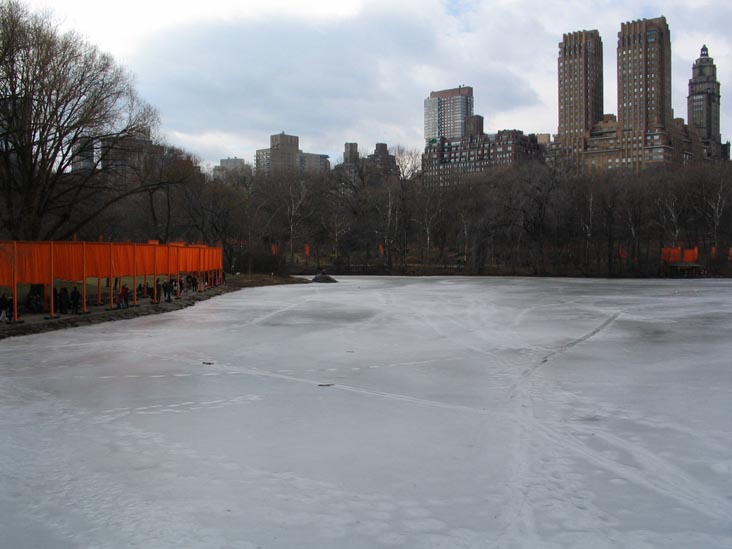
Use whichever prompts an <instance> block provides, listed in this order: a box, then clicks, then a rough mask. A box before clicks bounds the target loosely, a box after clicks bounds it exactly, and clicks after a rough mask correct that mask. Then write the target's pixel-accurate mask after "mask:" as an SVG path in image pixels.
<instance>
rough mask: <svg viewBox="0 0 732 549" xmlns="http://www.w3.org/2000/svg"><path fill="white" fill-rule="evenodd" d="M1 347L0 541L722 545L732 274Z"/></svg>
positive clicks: (391, 299)
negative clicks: (725, 278)
mask: <svg viewBox="0 0 732 549" xmlns="http://www.w3.org/2000/svg"><path fill="white" fill-rule="evenodd" d="M0 357H1V358H0V546H2V547H23V548H25V547H42V548H45V547H53V548H71V547H74V548H78V547H115V548H116V547H131V546H137V547H146V548H147V547H149V548H160V547H164V548H181V547H203V548H231V547H236V548H245V549H253V548H257V547H261V548H265V549H270V548H294V547H297V548H304V547H306V548H318V549H320V548H371V547H389V546H395V547H414V548H428V547H439V548H446V549H447V548H449V549H455V548H463V547H474V548H487V547H500V548H512V547H515V548H526V547H531V548H534V547H535V548H550V547H551V548H554V547H556V548H564V547H575V548H589V547H591V548H593V549H602V548H605V547H618V548H628V547H633V548H649V547H663V548H670V547H676V548H688V547H704V548H715V547H718V548H722V547H725V548H729V547H732V281H719V280H693V281H680V280H675V281H669V280H664V281H657V280H644V281H628V280H621V281H603V280H580V279H523V278H483V279H478V278H450V279H431V278H426V279H424V278H343V279H341V282H340V283H339V284H310V285H294V286H284V287H283V286H278V287H269V288H257V289H249V290H244V291H240V292H237V293H233V294H228V295H225V296H221V297H217V298H213V299H211V300H209V301H206V302H202V303H198V304H197V305H196V306H195V307H193V308H188V309H184V310H181V311H177V312H173V313H168V314H165V315H159V316H148V317H142V318H138V319H134V320H126V321H119V322H110V323H107V324H101V325H96V326H90V327H85V328H77V329H70V330H64V331H58V332H51V333H46V334H39V335H32V336H25V337H20V338H11V339H7V340H3V341H0Z"/></svg>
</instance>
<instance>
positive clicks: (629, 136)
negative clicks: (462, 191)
mask: <svg viewBox="0 0 732 549" xmlns="http://www.w3.org/2000/svg"><path fill="white" fill-rule="evenodd" d="M557 70H558V84H559V94H558V98H559V105H558V107H559V125H558V132H557V134H556V135H555V136H554V140H553V141H550V139H549V136H548V135H547V134H539V135H534V134H529V135H524V134H523V132H520V131H518V130H504V131H501V132H498V133H497V134H489V135H486V134H484V133H483V118H482V117H481V116H476V115H474V114H473V88H472V87H470V86H459V87H457V88H453V89H449V90H441V91H437V92H432V93H431V94H430V96H429V97H428V98H426V99H425V100H424V136H425V142H426V146H425V152H424V154H423V156H422V168H423V173H424V176H425V178H426V179H427V180H433V181H439V182H441V183H452V182H456V181H458V180H459V179H460V178H463V177H466V176H470V175H471V174H475V173H480V172H483V171H486V170H489V169H491V168H493V167H495V166H499V165H511V164H515V163H517V162H522V161H524V160H527V159H532V158H537V157H538V158H541V157H542V156H545V157H546V160H547V161H549V162H551V161H558V160H559V159H561V158H571V159H572V160H573V161H575V162H577V163H579V164H583V165H585V166H586V167H589V168H596V169H608V170H616V169H630V170H642V169H647V168H653V167H655V166H664V165H681V164H686V163H689V162H698V161H704V160H712V161H714V160H729V154H730V150H729V143H726V144H723V143H722V139H721V135H720V126H719V117H720V111H719V108H720V86H719V81H718V80H717V67H716V65H715V64H714V59H712V58H711V57H710V56H709V50H708V49H707V47H706V46H704V47H702V49H701V53H700V55H699V58H698V59H697V60H696V61H695V62H694V65H693V67H692V74H691V79H690V80H689V94H688V96H687V122H684V120H683V119H682V118H676V117H675V116H674V111H673V107H672V102H671V90H672V81H671V32H670V30H669V27H668V24H667V22H666V18H665V17H657V18H655V19H642V20H637V21H631V22H627V23H623V24H622V25H621V28H620V32H619V33H618V44H617V86H618V89H617V115H615V114H605V113H604V96H603V85H604V81H603V43H602V38H601V37H600V33H599V32H598V31H597V30H589V31H588V30H583V31H578V32H572V33H567V34H565V35H564V37H563V40H562V41H561V42H560V43H559V56H558V61H557Z"/></svg>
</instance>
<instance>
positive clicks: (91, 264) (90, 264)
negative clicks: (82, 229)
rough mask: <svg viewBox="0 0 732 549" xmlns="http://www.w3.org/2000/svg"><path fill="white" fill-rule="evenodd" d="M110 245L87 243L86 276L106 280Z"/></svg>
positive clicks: (108, 273)
mask: <svg viewBox="0 0 732 549" xmlns="http://www.w3.org/2000/svg"><path fill="white" fill-rule="evenodd" d="M109 254H110V245H109V244H107V243H106V242H88V243H87V245H86V276H93V277H96V278H107V277H109V276H113V275H112V273H110V263H109V260H110V256H109Z"/></svg>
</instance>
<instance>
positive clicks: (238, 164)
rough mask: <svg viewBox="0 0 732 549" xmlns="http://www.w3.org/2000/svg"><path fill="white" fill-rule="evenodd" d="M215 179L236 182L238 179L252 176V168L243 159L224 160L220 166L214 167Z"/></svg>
mask: <svg viewBox="0 0 732 549" xmlns="http://www.w3.org/2000/svg"><path fill="white" fill-rule="evenodd" d="M212 176H213V179H214V180H218V181H226V182H234V181H236V180H237V179H239V180H240V179H241V178H247V177H251V176H252V167H251V166H250V165H249V164H247V161H246V160H244V159H243V158H237V157H234V158H222V159H221V161H220V162H219V165H218V166H214V167H213V173H212Z"/></svg>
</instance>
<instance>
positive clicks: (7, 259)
mask: <svg viewBox="0 0 732 549" xmlns="http://www.w3.org/2000/svg"><path fill="white" fill-rule="evenodd" d="M13 245H15V249H16V250H17V254H16V255H17V257H15V258H14V257H13ZM84 250H86V269H84V258H85V257H84V256H85V254H84ZM52 256H53V263H52V262H51V257H52ZM222 261H223V250H222V248H220V247H219V248H209V247H207V246H201V245H195V246H185V247H184V246H182V245H181V244H180V243H174V244H171V245H158V244H113V243H109V242H86V243H83V242H53V243H52V242H15V243H13V242H12V241H2V242H0V285H2V286H11V285H12V282H13V265H14V262H15V265H16V278H17V282H18V283H19V284H23V283H25V284H48V283H49V282H50V281H51V274H52V270H53V277H54V279H59V280H68V281H76V280H81V279H82V278H83V276H84V271H86V276H87V277H95V278H107V277H121V276H132V275H133V274H137V275H140V276H142V275H154V274H156V275H163V276H165V275H167V274H174V273H176V272H178V271H180V272H198V271H213V270H219V269H221V268H222ZM52 268H53V269H52Z"/></svg>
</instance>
